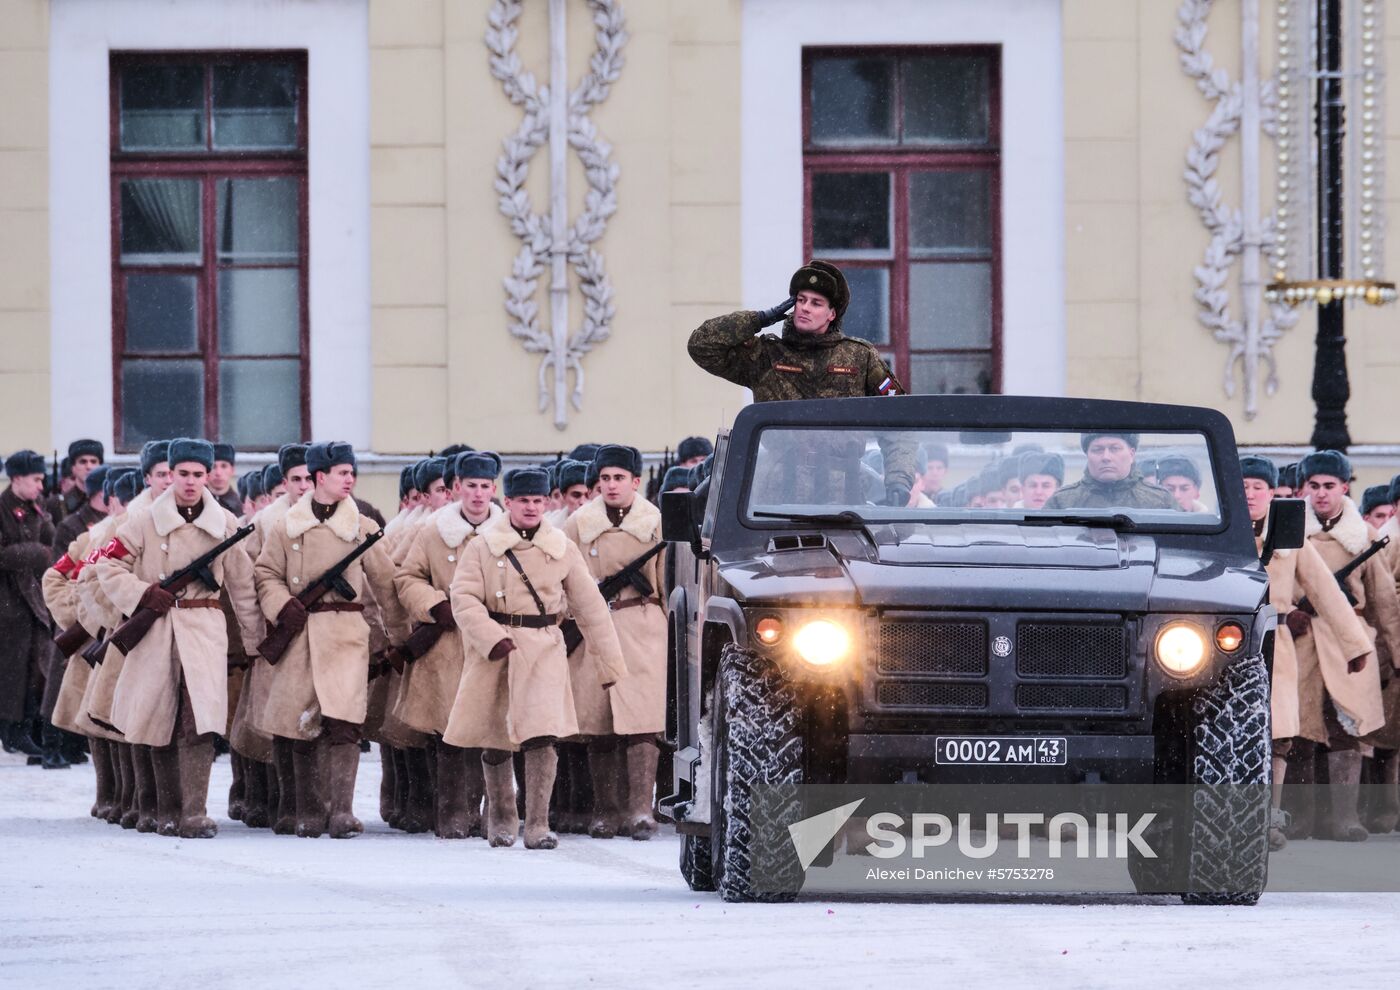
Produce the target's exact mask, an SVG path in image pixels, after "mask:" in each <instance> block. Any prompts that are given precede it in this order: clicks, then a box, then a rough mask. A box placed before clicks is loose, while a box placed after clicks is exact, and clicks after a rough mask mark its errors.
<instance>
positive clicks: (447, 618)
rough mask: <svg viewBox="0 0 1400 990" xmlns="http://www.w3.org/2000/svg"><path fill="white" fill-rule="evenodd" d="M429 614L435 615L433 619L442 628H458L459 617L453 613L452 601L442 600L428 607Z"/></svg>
mask: <svg viewBox="0 0 1400 990" xmlns="http://www.w3.org/2000/svg"><path fill="white" fill-rule="evenodd" d="M428 614H429V615H431V616H432V617H433V621H434V622H436V623H437V624H438V625H440V626H442V628H444V629H447V630H452V629H456V628H457V618H456V616H454V615H453V614H452V603H451V602H449V601H446V600H444V601H440V602H438V603H437V604H436V605H434V606H433V607H432V608H430V609H428Z"/></svg>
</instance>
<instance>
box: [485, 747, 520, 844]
mask: <svg viewBox="0 0 1400 990" xmlns="http://www.w3.org/2000/svg"><path fill="white" fill-rule="evenodd" d="M500 755H501V756H504V757H505V759H503V760H501V762H499V763H491V762H489V761H488V760H487V758H486V755H485V754H483V755H482V757H481V773H482V778H483V779H484V780H485V781H486V812H487V822H486V838H487V839H488V840H489V841H490V843H491V845H493V846H496V847H505V846H513V845H515V836H516V834H517V833H518V832H519V831H520V816H519V815H518V814H517V813H516V809H515V766H514V761H513V760H511V758H510V754H508V753H505V752H501V754H500Z"/></svg>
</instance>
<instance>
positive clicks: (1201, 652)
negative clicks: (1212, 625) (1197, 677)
mask: <svg viewBox="0 0 1400 990" xmlns="http://www.w3.org/2000/svg"><path fill="white" fill-rule="evenodd" d="M1157 662H1158V663H1160V664H1161V665H1162V668H1163V669H1164V670H1165V671H1166V672H1167V673H1169V674H1174V675H1176V676H1177V677H1190V676H1191V675H1192V674H1194V673H1196V672H1197V671H1198V670H1200V669H1201V668H1202V667H1203V666H1205V662H1206V638H1205V636H1204V634H1202V633H1201V631H1200V630H1199V629H1197V628H1196V627H1195V626H1192V625H1188V624H1187V623H1184V622H1178V623H1174V624H1172V625H1170V626H1167V627H1166V628H1165V629H1163V630H1162V632H1161V633H1160V634H1159V635H1158V636H1157Z"/></svg>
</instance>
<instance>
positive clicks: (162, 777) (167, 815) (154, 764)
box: [151, 743, 182, 836]
mask: <svg viewBox="0 0 1400 990" xmlns="http://www.w3.org/2000/svg"><path fill="white" fill-rule="evenodd" d="M151 770H152V771H153V772H154V774H155V780H156V831H157V832H158V833H160V834H161V835H164V836H177V835H179V834H180V817H181V808H180V799H181V793H182V791H181V787H180V784H181V780H180V752H179V747H177V746H176V745H175V743H171V744H170V745H169V746H155V747H152V748H151Z"/></svg>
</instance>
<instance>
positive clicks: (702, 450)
mask: <svg viewBox="0 0 1400 990" xmlns="http://www.w3.org/2000/svg"><path fill="white" fill-rule="evenodd" d="M714 452H715V445H714V444H712V443H710V441H708V440H706V439H705V438H704V437H686V438H685V439H684V440H682V441H681V442H680V443H678V444H676V463H675V465H674V466H675V467H681V468H686V469H687V470H689V469H690V468H693V467H694V466H695V465H697V464H699V463H700V462H701V461H703V460H704V459H705V458H707V457H709V456H710V455H711V454H713V453H714Z"/></svg>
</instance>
